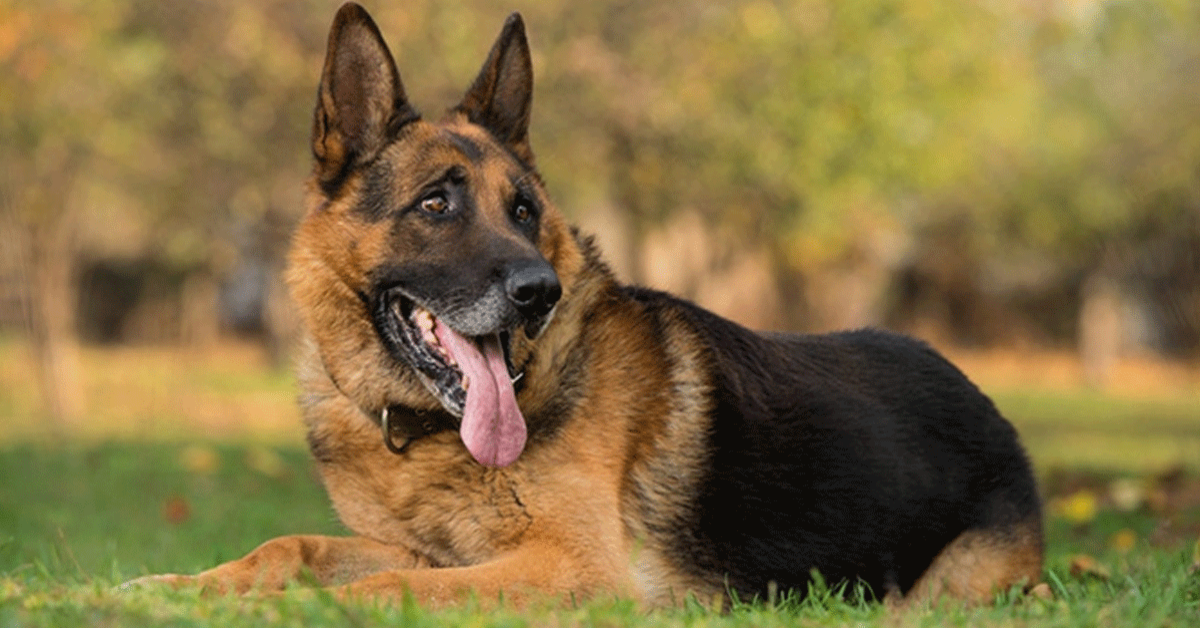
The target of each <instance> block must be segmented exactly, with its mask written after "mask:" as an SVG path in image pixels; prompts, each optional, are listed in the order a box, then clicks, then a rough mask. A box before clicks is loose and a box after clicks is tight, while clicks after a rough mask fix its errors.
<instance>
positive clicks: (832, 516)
mask: <svg viewBox="0 0 1200 628" xmlns="http://www.w3.org/2000/svg"><path fill="white" fill-rule="evenodd" d="M639 298H640V299H642V300H659V301H661V306H662V307H666V308H669V309H671V310H674V311H675V312H676V313H677V314H678V315H680V316H681V317H682V318H683V319H684V320H687V321H688V322H689V326H690V327H691V328H692V329H694V331H695V333H696V334H697V336H698V338H699V339H700V341H701V343H702V344H703V345H704V352H705V354H706V355H707V356H708V357H709V359H710V360H711V362H710V363H709V368H710V372H711V377H712V387H713V389H712V395H713V405H712V409H711V412H710V414H711V419H710V420H711V424H710V431H709V436H708V446H709V461H708V464H707V466H706V470H707V475H706V476H705V477H704V479H703V481H702V483H701V486H699V487H697V495H698V497H697V500H696V503H695V507H694V509H693V511H692V512H691V517H690V520H689V521H687V522H686V525H687V526H689V527H690V530H689V533H688V534H682V535H677V536H676V539H679V540H680V542H679V543H678V546H677V547H676V548H675V551H676V552H677V554H678V555H679V556H680V558H684V559H685V562H686V563H687V564H690V565H694V566H695V567H696V568H698V569H701V570H703V571H705V572H707V575H708V576H709V577H711V576H715V575H718V574H719V575H720V576H721V577H725V578H727V582H728V584H729V585H730V587H731V588H733V589H735V590H737V591H739V592H740V593H742V594H743V595H745V594H755V593H758V594H763V593H765V592H766V591H767V587H768V583H769V582H774V583H775V584H776V585H778V586H779V589H780V590H787V589H789V588H795V587H801V588H803V585H804V584H805V583H806V582H807V581H808V580H809V578H810V577H811V576H810V574H811V571H812V570H813V569H814V568H818V567H819V569H820V572H821V574H822V576H823V577H824V578H825V579H826V580H828V581H830V582H838V581H841V580H846V579H849V580H854V579H856V578H857V579H861V580H862V581H864V582H865V583H866V584H867V585H868V586H869V587H870V589H871V590H872V591H873V592H874V593H875V594H876V595H878V596H883V595H885V593H889V592H893V591H894V592H897V593H907V592H909V591H910V590H912V589H914V587H917V586H918V581H919V579H920V578H921V576H922V574H923V573H924V572H926V571H930V572H931V573H930V575H929V577H928V578H927V579H926V580H925V581H921V582H920V585H919V586H920V587H923V588H924V587H934V588H937V591H940V590H941V588H942V587H945V586H950V587H954V586H959V587H961V588H965V589H968V590H963V591H956V593H958V594H960V595H965V596H967V597H978V596H985V595H988V594H990V592H991V586H992V585H994V582H993V581H991V580H989V582H988V586H987V588H983V589H982V590H979V591H974V590H970V589H971V585H970V581H971V580H972V579H973V578H974V577H978V574H973V573H969V571H970V570H969V569H968V568H967V567H965V566H962V565H958V564H957V562H956V560H957V558H961V557H956V556H953V555H951V556H947V557H946V560H944V561H942V562H943V563H946V562H949V563H953V564H945V565H942V564H939V565H934V569H929V568H930V566H931V563H934V560H935V558H936V557H938V556H939V553H940V552H942V550H943V548H947V547H948V546H953V544H954V543H955V541H956V539H960V538H963V539H965V541H964V542H967V541H969V542H970V545H971V548H970V549H969V551H970V552H971V553H972V554H973V560H974V559H979V560H982V561H984V562H987V560H988V558H987V556H985V555H984V554H987V555H995V558H994V559H992V562H998V563H1003V564H998V565H993V566H989V567H987V569H991V570H992V571H993V572H994V571H996V570H999V571H1005V570H1009V571H1014V572H1018V573H1014V574H1012V575H1011V576H1010V577H1008V578H1004V577H999V578H995V579H996V580H1000V581H1008V582H1011V583H1015V582H1017V581H1020V580H1022V579H1024V580H1026V581H1028V583H1029V584H1032V583H1034V582H1035V581H1036V579H1037V577H1038V575H1039V572H1040V565H1041V550H1042V541H1041V529H1040V506H1039V501H1038V496H1037V489H1036V485H1035V482H1034V479H1033V476H1032V472H1031V470H1030V466H1029V462H1028V460H1027V459H1026V456H1025V453H1024V451H1023V450H1022V448H1021V446H1020V444H1019V442H1018V440H1017V435H1016V432H1015V431H1014V429H1013V428H1012V426H1011V425H1010V424H1009V423H1008V421H1006V420H1005V419H1004V418H1003V417H1001V416H1000V414H999V413H998V412H997V410H996V408H995V406H994V405H993V404H992V402H991V401H990V400H989V399H988V398H987V397H986V396H984V395H983V394H982V393H981V392H980V391H979V390H978V389H977V388H976V387H975V386H974V385H973V384H971V383H970V382H969V381H968V380H967V379H966V377H964V376H963V374H962V373H961V372H960V371H958V369H956V368H955V367H954V366H953V365H951V364H950V363H949V362H947V361H946V360H945V359H944V358H942V357H941V356H940V355H938V354H937V353H936V352H934V351H933V350H932V349H930V348H929V347H928V346H927V345H925V344H924V343H921V342H919V341H916V340H913V339H910V338H907V337H904V336H899V335H895V334H890V333H886V332H881V331H874V330H860V331H851V332H842V333H836V334H829V335H788V334H775V333H769V334H756V333H754V332H751V331H749V330H746V329H744V328H742V327H740V326H738V325H736V324H734V323H731V322H729V321H727V320H725V319H722V318H719V317H717V316H715V315H713V314H711V313H709V312H707V311H704V310H702V309H700V308H697V307H696V306H694V305H691V304H689V303H687V302H684V301H681V300H677V299H674V298H673V297H670V296H668V295H664V294H659V293H653V292H649V291H640V293H639ZM964 535H965V536H964ZM981 545H986V546H987V550H988V551H987V552H980V549H981ZM963 549H966V548H963ZM696 575H697V576H700V577H703V576H702V575H701V574H696ZM992 575H993V576H996V575H1000V574H995V573H993V574H992ZM937 591H935V592H937Z"/></svg>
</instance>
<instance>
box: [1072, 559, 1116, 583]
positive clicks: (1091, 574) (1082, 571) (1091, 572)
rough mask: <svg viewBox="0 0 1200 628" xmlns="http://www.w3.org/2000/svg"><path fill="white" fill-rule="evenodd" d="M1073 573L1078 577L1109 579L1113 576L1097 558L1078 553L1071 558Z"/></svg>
mask: <svg viewBox="0 0 1200 628" xmlns="http://www.w3.org/2000/svg"><path fill="white" fill-rule="evenodd" d="M1071 575H1072V576H1074V577H1076V578H1098V579H1100V580H1108V579H1109V578H1111V577H1112V572H1110V571H1109V570H1108V568H1107V567H1105V566H1104V565H1101V564H1100V563H1099V562H1098V561H1097V560H1096V559H1095V558H1092V557H1091V556H1088V555H1087V554H1078V555H1076V556H1073V557H1072V558H1071Z"/></svg>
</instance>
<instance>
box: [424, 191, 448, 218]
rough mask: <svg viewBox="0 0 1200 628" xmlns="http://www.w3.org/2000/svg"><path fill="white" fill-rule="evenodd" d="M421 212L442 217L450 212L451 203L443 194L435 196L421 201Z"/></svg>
mask: <svg viewBox="0 0 1200 628" xmlns="http://www.w3.org/2000/svg"><path fill="white" fill-rule="evenodd" d="M421 211H423V212H425V213H427V214H434V215H436V216H441V215H444V214H446V213H447V212H449V211H450V201H448V200H446V197H445V196H443V195H441V194H434V195H432V196H429V197H426V198H425V199H423V200H422V201H421Z"/></svg>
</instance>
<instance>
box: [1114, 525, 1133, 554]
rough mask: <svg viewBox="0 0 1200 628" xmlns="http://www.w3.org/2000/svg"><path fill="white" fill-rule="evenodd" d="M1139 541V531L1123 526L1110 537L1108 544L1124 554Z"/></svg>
mask: <svg viewBox="0 0 1200 628" xmlns="http://www.w3.org/2000/svg"><path fill="white" fill-rule="evenodd" d="M1136 543H1137V532H1134V531H1133V530H1130V529H1129V528H1123V529H1121V530H1118V531H1116V532H1114V533H1113V535H1112V536H1110V537H1108V546H1109V547H1111V548H1113V549H1115V550H1117V551H1118V552H1121V553H1122V554H1124V553H1125V552H1128V551H1129V550H1131V549H1133V546H1134V544H1136Z"/></svg>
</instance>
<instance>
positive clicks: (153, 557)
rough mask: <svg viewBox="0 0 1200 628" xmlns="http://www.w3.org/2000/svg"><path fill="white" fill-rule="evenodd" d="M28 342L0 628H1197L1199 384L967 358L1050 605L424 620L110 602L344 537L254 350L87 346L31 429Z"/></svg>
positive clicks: (5, 465) (10, 372)
mask: <svg viewBox="0 0 1200 628" xmlns="http://www.w3.org/2000/svg"><path fill="white" fill-rule="evenodd" d="M19 351H20V349H19V347H15V346H14V345H12V344H11V343H10V344H8V345H4V344H0V413H5V414H7V416H0V420H2V421H3V423H0V627H3V626H14V625H16V626H24V625H31V626H40V625H45V626H107V625H129V626H146V625H181V626H223V625H233V626H241V625H256V626H258V625H267V626H284V625H289V626H296V625H304V626H310V625H312V626H347V625H349V626H358V625H364V626H367V625H402V626H409V625H439V626H441V625H448V624H449V625H464V626H485V625H497V626H546V625H552V626H576V625H601V626H750V625H752V626H784V625H786V626H842V625H853V626H859V625H863V626H897V625H901V626H910V625H913V626H926V625H927V626H940V625H959V626H976V625H987V626H1127V625H1128V626H1133V625H1136V626H1191V625H1200V573H1196V567H1195V566H1194V565H1195V564H1196V563H1197V559H1198V558H1200V555H1198V551H1200V548H1198V546H1197V539H1198V538H1200V445H1198V444H1197V443H1198V442H1200V398H1198V396H1197V395H1195V394H1193V393H1192V392H1191V390H1194V389H1190V390H1189V389H1182V388H1181V389H1169V388H1168V389H1155V390H1153V394H1145V395H1136V394H1128V393H1124V392H1119V393H1099V392H1095V391H1088V390H1086V389H1082V388H1078V387H1072V386H1033V385H1024V384H1019V383H1013V382H1010V381H1006V380H1004V378H1002V377H991V376H990V375H989V374H988V373H987V372H986V369H983V368H981V369H980V370H981V372H983V373H984V375H983V376H981V377H980V378H979V379H980V380H981V382H982V383H983V385H984V388H985V389H986V390H988V392H990V393H991V394H992V395H993V397H994V398H995V399H996V400H997V403H998V405H1000V406H1001V408H1002V409H1003V410H1004V411H1005V412H1006V413H1007V414H1008V415H1009V416H1011V417H1012V418H1013V420H1014V422H1016V423H1017V424H1018V427H1019V428H1020V429H1021V431H1022V433H1023V434H1024V437H1025V440H1026V442H1027V444H1028V445H1029V448H1030V451H1031V452H1032V454H1033V456H1034V459H1035V465H1036V466H1037V467H1038V469H1039V475H1040V476H1041V479H1042V486H1043V492H1044V493H1045V495H1046V498H1047V511H1048V512H1047V532H1048V535H1049V548H1048V560H1047V570H1046V582H1047V583H1048V584H1049V586H1050V589H1051V591H1052V592H1053V593H1054V597H1053V599H1050V600H1042V599H1035V598H1031V597H1026V596H1017V595H1007V594H1006V595H1001V596H999V599H998V602H997V604H995V605H993V606H987V607H983V608H976V609H962V608H937V609H929V608H925V609H915V610H911V611H907V612H904V613H900V614H898V613H896V612H894V611H891V610H888V609H886V608H884V607H883V606H881V605H878V604H865V603H860V602H856V601H855V599H854V595H853V594H850V595H838V594H836V592H834V591H830V590H829V589H828V588H821V587H818V588H817V589H816V590H815V591H813V592H811V593H810V595H808V596H806V597H803V598H802V599H801V598H800V597H796V598H791V599H784V600H781V601H778V602H777V603H775V604H769V603H766V602H761V601H760V602H757V603H753V604H745V605H739V606H737V607H735V608H734V609H732V612H729V613H725V614H719V613H714V612H712V611H710V610H707V609H704V608H701V607H700V606H698V605H691V606H687V607H684V608H680V609H672V610H661V611H655V612H652V613H647V612H644V611H642V610H639V609H637V608H636V607H635V606H633V605H632V604H630V603H629V602H628V601H622V600H609V599H601V600H593V601H590V602H586V603H580V604H578V605H570V606H565V607H553V608H537V609H532V610H527V611H524V612H516V611H513V610H511V609H501V610H499V611H488V612H485V611H482V610H480V609H478V608H476V607H474V606H472V605H466V606H464V607H463V608H459V609H455V610H452V611H442V612H438V613H431V612H428V611H425V610H422V609H420V608H418V607H416V606H415V605H413V604H411V603H402V604H394V605H375V604H343V603H340V602H338V601H335V600H333V599H331V598H329V597H328V596H325V595H322V594H321V593H320V592H315V591H312V590H307V589H303V588H297V589H295V590H291V591H289V592H288V593H287V594H285V595H283V596H281V597H276V598H271V599H251V600H246V599H237V598H219V597H201V598H198V597H196V596H195V594H194V593H191V592H164V591H136V592H123V593H118V592H115V591H114V590H113V586H114V585H115V584H118V583H120V582H122V581H124V580H126V579H128V578H132V577H136V576H139V575H142V574H146V573H155V572H164V571H177V572H192V571H196V570H199V569H202V568H204V567H207V566H211V565H213V564H215V563H217V562H220V561H223V560H227V559H230V558H234V557H237V556H240V555H242V554H244V553H245V552H246V551H248V550H250V549H252V548H253V547H254V546H256V545H257V544H258V543H260V542H261V541H263V540H265V539H267V538H270V537H272V536H275V535H279V534H286V533H294V532H310V533H323V534H339V533H342V531H343V530H342V527H341V525H340V524H339V523H338V521H337V519H336V517H335V516H334V514H333V511H332V510H331V508H330V507H329V504H328V502H327V500H326V498H325V496H324V493H323V491H322V489H321V487H320V485H319V482H318V481H317V478H316V477H315V475H314V473H313V470H312V466H311V465H310V463H309V461H308V459H307V455H306V453H305V452H304V451H303V448H302V434H301V432H300V429H299V426H298V419H297V418H296V417H295V411H294V410H293V409H292V405H291V397H292V395H293V393H292V390H291V384H290V378H289V377H288V376H287V375H286V373H281V372H280V371H278V370H272V369H271V368H269V367H267V366H266V365H265V362H264V361H263V360H262V358H261V356H259V355H258V354H257V353H256V352H255V350H253V349H251V348H247V347H227V348H223V349H222V350H220V351H218V352H216V353H205V354H189V355H179V354H177V353H171V352H156V351H147V350H136V351H135V350H96V349H93V350H89V351H88V353H87V354H86V355H85V372H86V373H87V376H86V379H87V381H86V382H85V391H86V394H87V395H88V398H89V406H91V405H94V404H95V403H96V402H97V401H99V402H100V403H101V404H106V406H105V407H107V408H108V409H107V410H106V411H105V412H104V413H102V414H97V415H96V419H95V420H94V422H89V423H88V424H86V425H80V426H77V427H76V428H75V429H72V430H70V431H69V433H70V436H62V435H61V434H62V433H63V432H62V431H60V432H59V436H53V435H51V432H50V431H49V430H48V429H46V428H44V427H39V423H38V420H37V413H36V409H35V408H36V399H35V398H32V397H31V393H29V390H30V389H31V382H29V381H27V380H26V379H25V378H26V377H27V376H26V375H24V374H23V370H22V369H21V368H20V367H19V364H20V361H19V360H20V354H19ZM968 372H971V369H970V368H968ZM989 379H991V380H992V381H994V382H997V383H996V387H989V385H988V380H989ZM1147 388H1151V387H1147ZM214 426H215V427H214Z"/></svg>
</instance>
